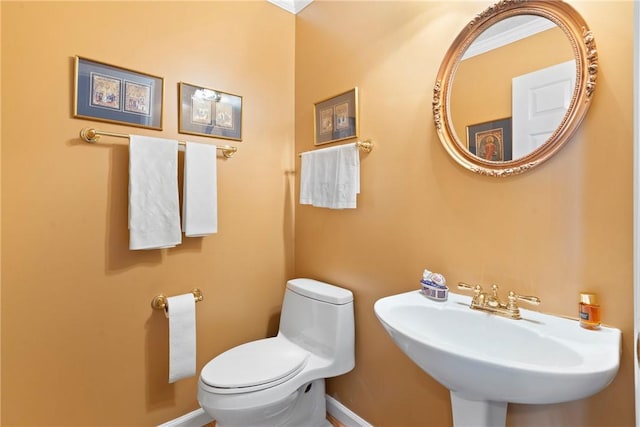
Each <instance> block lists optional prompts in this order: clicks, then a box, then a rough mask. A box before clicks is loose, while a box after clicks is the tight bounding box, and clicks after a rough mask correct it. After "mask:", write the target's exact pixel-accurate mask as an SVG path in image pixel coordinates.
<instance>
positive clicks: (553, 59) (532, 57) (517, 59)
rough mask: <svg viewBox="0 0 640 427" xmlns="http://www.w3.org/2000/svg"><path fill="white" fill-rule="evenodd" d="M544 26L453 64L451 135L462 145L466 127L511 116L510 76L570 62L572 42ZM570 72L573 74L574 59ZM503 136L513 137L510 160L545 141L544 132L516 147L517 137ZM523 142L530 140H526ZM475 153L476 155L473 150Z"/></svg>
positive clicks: (559, 31) (476, 42)
mask: <svg viewBox="0 0 640 427" xmlns="http://www.w3.org/2000/svg"><path fill="white" fill-rule="evenodd" d="M529 17H531V16H529ZM516 18H518V19H522V17H521V16H518V17H512V18H507V19H505V20H503V21H500V23H501V24H502V23H505V22H506V23H507V25H508V24H509V22H508V21H510V20H514V19H516ZM536 19H538V20H544V21H547V24H550V23H551V21H549V20H547V19H546V18H540V17H536ZM511 26H513V25H511ZM494 27H496V24H494V25H493V26H491V27H489V28H488V29H487V30H486V31H485V32H484V33H487V32H490V31H493V29H494ZM546 27H547V28H549V29H546V30H544V31H541V32H538V33H536V34H533V35H530V36H528V37H526V38H523V39H519V40H517V41H514V42H511V43H509V44H506V45H504V46H501V47H498V48H496V49H493V50H490V51H487V52H483V53H480V54H477V55H475V56H471V57H468V58H463V60H462V61H461V62H460V64H459V65H458V67H457V69H456V71H455V78H454V80H453V83H452V85H451V98H450V103H449V107H450V113H451V119H452V123H453V127H454V131H455V133H456V137H457V139H458V141H460V142H461V143H463V145H466V147H467V148H469V146H470V141H469V140H468V132H467V127H469V126H473V125H478V124H482V123H486V122H494V121H497V120H502V119H509V118H511V117H512V116H513V109H512V80H513V79H514V78H516V77H518V76H522V75H526V74H529V73H531V72H534V71H537V70H541V69H544V68H547V67H550V66H553V65H556V64H559V63H564V62H567V61H574V52H573V50H572V47H571V43H570V42H569V40H568V38H567V37H566V35H565V34H564V33H563V31H562V30H561V29H560V28H559V27H556V26H555V25H546ZM484 33H483V35H484ZM481 37H482V35H481ZM481 37H479V38H478V39H476V40H475V41H474V43H472V44H471V46H470V47H469V49H467V51H471V50H474V49H475V48H476V47H477V46H479V45H481V44H482V43H483V41H482V40H481V39H480V38H481ZM573 75H574V76H575V62H574V65H573ZM571 90H573V87H571ZM566 107H568V105H567V106H566ZM565 111H566V108H565ZM558 124H559V123H558ZM558 124H556V126H555V127H557V125H558ZM508 140H513V141H514V144H515V145H514V147H513V157H514V158H513V159H514V160H515V159H517V158H519V157H522V156H524V155H526V154H528V152H529V151H528V150H531V149H535V147H536V146H537V145H539V144H541V143H544V142H545V141H546V137H544V139H543V140H542V141H540V140H538V141H536V142H535V143H531V144H533V145H530V146H529V147H528V148H522V147H518V146H517V143H518V138H511V136H509V138H508ZM522 142H525V144H529V143H527V142H526V141H522ZM536 144H537V145H536ZM471 146H472V147H475V142H473V141H472V142H471ZM474 153H475V154H476V155H478V156H479V155H480V154H479V153H477V152H474ZM493 160H496V158H494V159H493ZM500 160H511V159H508V158H504V159H500Z"/></svg>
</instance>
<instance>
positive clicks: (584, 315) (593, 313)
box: [578, 292, 600, 329]
mask: <svg viewBox="0 0 640 427" xmlns="http://www.w3.org/2000/svg"><path fill="white" fill-rule="evenodd" d="M578 306H579V311H580V313H579V314H580V326H582V327H583V328H586V329H600V305H599V304H598V297H597V295H596V294H592V293H589V292H582V293H581V294H580V304H579V305H578Z"/></svg>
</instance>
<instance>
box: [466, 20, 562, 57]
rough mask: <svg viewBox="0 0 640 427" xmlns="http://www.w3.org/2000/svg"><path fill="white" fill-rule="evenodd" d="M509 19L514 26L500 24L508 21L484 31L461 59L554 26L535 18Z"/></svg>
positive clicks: (551, 23) (549, 22)
mask: <svg viewBox="0 0 640 427" xmlns="http://www.w3.org/2000/svg"><path fill="white" fill-rule="evenodd" d="M520 18H521V19H520ZM509 19H510V20H511V21H513V22H516V25H511V26H506V25H505V26H504V27H503V26H502V24H506V23H507V22H509V21H508V20H506V21H500V22H498V23H496V24H494V25H493V26H492V27H491V28H489V30H487V31H485V33H486V34H481V35H480V37H478V38H477V39H476V40H475V41H474V42H473V43H472V44H471V46H469V49H467V51H466V52H465V54H464V56H463V57H462V59H463V60H464V59H468V58H471V57H473V56H476V55H480V54H482V53H485V52H488V51H490V50H493V49H497V48H499V47H502V46H505V45H508V44H509V43H513V42H516V41H518V40H521V39H524V38H527V37H529V36H532V35H534V34H536V33H540V32H542V31H546V30H548V29H551V28H553V27H555V26H556V25H555V24H554V23H553V22H551V21H550V20H548V19H546V18H542V17H536V16H529V15H523V16H516V17H511V18H509Z"/></svg>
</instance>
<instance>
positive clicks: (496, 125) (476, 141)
mask: <svg viewBox="0 0 640 427" xmlns="http://www.w3.org/2000/svg"><path fill="white" fill-rule="evenodd" d="M467 148H468V149H469V152H470V153H471V154H473V155H475V156H478V157H480V158H481V159H484V160H488V161H492V162H502V161H506V160H512V157H513V154H512V152H513V147H512V144H511V117H508V118H506V119H499V120H492V121H489V122H484V123H478V124H475V125H470V126H467Z"/></svg>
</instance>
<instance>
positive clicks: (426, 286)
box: [420, 280, 449, 301]
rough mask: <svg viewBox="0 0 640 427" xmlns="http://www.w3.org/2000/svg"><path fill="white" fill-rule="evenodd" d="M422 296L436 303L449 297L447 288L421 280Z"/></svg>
mask: <svg viewBox="0 0 640 427" xmlns="http://www.w3.org/2000/svg"><path fill="white" fill-rule="evenodd" d="M420 284H421V285H422V294H423V295H424V296H426V297H429V298H431V299H434V300H436V301H445V300H446V299H447V297H448V296H449V288H448V287H446V286H445V285H438V284H436V283H433V282H431V281H427V280H421V281H420Z"/></svg>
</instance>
